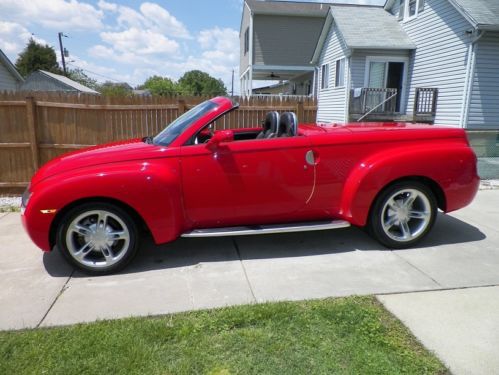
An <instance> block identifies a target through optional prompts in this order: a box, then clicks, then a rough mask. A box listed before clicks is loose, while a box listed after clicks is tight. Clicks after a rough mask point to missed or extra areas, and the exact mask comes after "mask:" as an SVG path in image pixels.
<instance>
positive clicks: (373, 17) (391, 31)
mask: <svg viewBox="0 0 499 375" xmlns="http://www.w3.org/2000/svg"><path fill="white" fill-rule="evenodd" d="M333 22H334V23H336V25H337V26H338V30H339V31H340V34H341V36H342V39H343V41H344V42H345V44H346V46H347V47H348V48H350V49H388V50H390V49H416V45H415V44H414V43H413V41H412V40H411V38H409V36H408V35H407V33H406V32H405V30H404V29H403V28H402V26H401V25H400V23H399V22H398V20H397V18H396V17H394V16H392V15H391V14H389V13H388V12H386V11H385V10H384V9H383V8H380V7H371V6H356V7H352V6H340V5H332V6H331V10H330V13H329V15H328V17H327V19H326V22H325V24H324V28H323V29H322V33H321V36H320V37H319V42H318V43H317V47H316V49H315V52H314V55H313V58H312V63H315V62H316V61H317V60H318V58H319V56H320V53H321V51H322V48H323V46H324V43H325V41H326V38H327V35H328V33H329V29H330V27H331V25H332V24H333Z"/></svg>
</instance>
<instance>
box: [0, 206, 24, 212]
mask: <svg viewBox="0 0 499 375" xmlns="http://www.w3.org/2000/svg"><path fill="white" fill-rule="evenodd" d="M2 212H21V207H18V206H0V213H2Z"/></svg>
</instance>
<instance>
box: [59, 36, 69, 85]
mask: <svg viewBox="0 0 499 375" xmlns="http://www.w3.org/2000/svg"><path fill="white" fill-rule="evenodd" d="M63 36H65V37H67V35H64V34H63V33H62V32H59V47H60V48H61V58H62V69H63V70H64V75H65V76H67V75H68V72H67V70H66V58H65V53H67V52H66V50H65V49H64V48H62V37H63Z"/></svg>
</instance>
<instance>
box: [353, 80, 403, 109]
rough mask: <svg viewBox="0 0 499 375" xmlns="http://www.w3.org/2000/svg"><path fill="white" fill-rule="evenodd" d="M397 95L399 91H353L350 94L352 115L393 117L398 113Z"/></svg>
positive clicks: (376, 89) (378, 89)
mask: <svg viewBox="0 0 499 375" xmlns="http://www.w3.org/2000/svg"><path fill="white" fill-rule="evenodd" d="M397 93H398V90H397V89H380V88H372V87H363V88H359V89H353V90H351V92H350V114H351V115H361V116H363V115H365V114H366V113H370V114H373V115H393V114H395V113H396V112H397V96H398V95H397Z"/></svg>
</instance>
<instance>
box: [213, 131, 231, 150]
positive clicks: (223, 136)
mask: <svg viewBox="0 0 499 375" xmlns="http://www.w3.org/2000/svg"><path fill="white" fill-rule="evenodd" d="M233 140H234V132H233V131H232V130H219V131H217V132H215V134H213V137H211V138H210V140H209V141H208V143H207V144H206V147H208V148H209V149H210V150H214V149H216V148H217V147H218V146H220V144H221V143H224V142H232V141H233Z"/></svg>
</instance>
